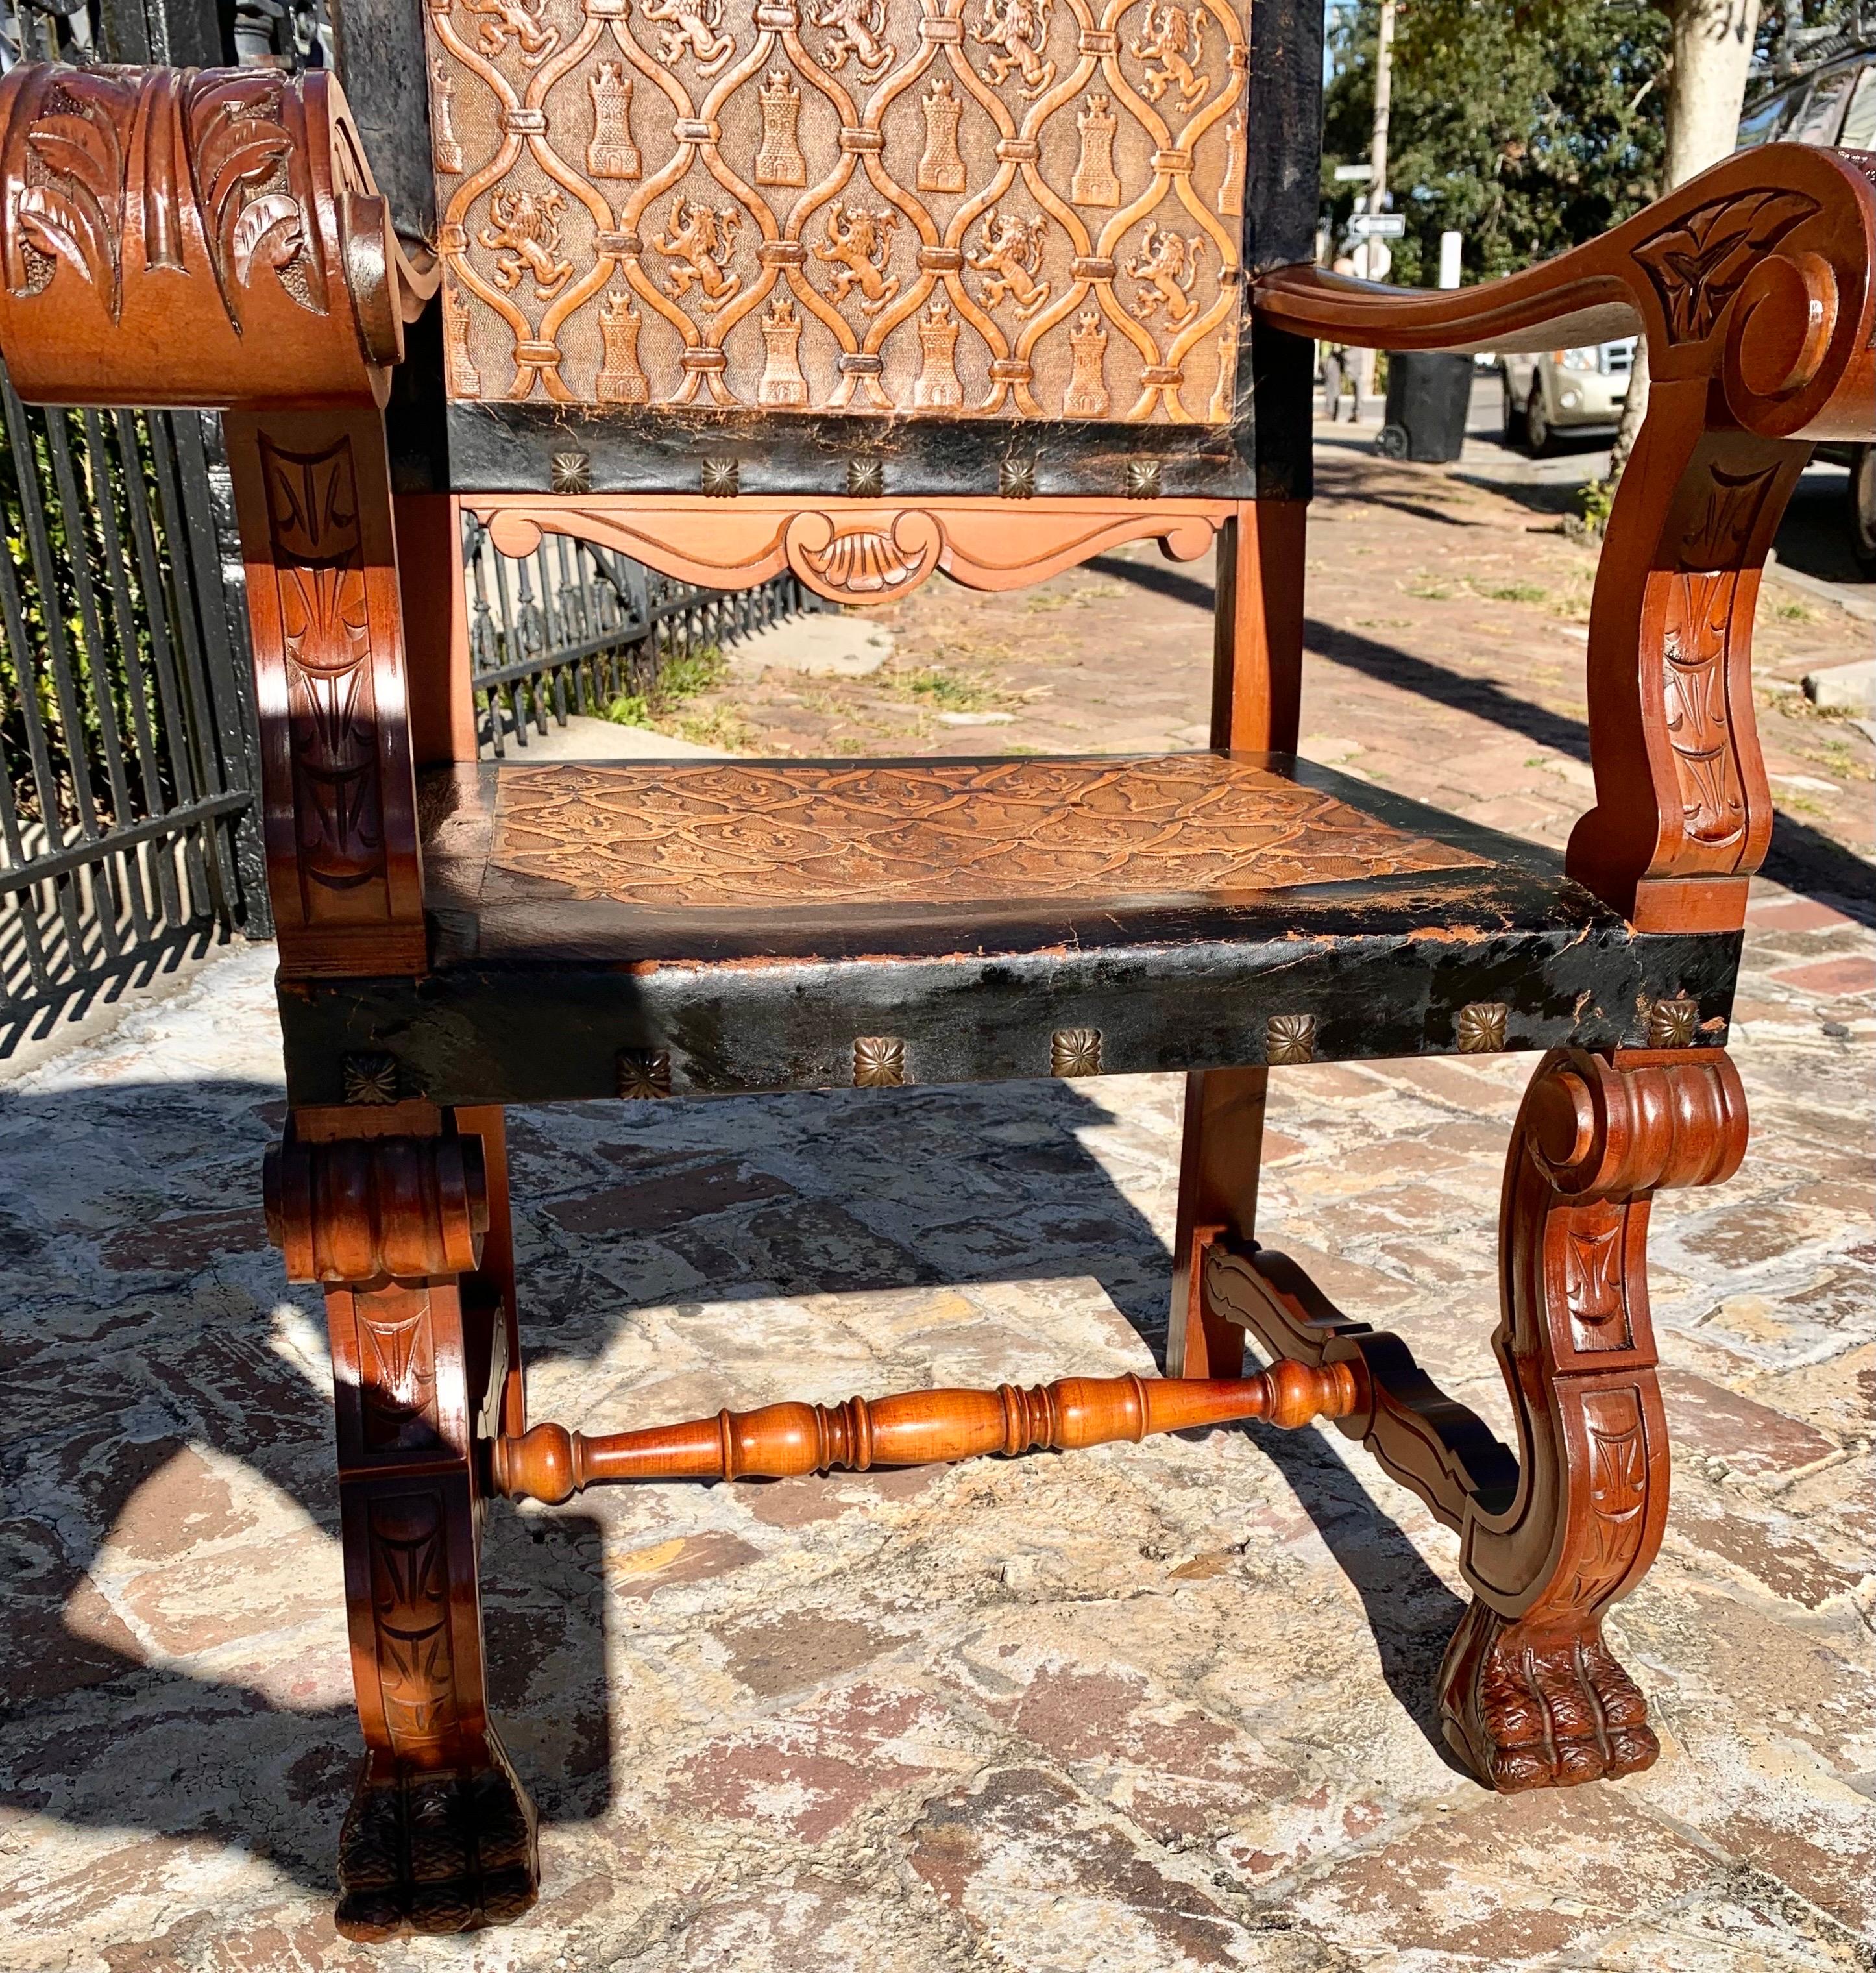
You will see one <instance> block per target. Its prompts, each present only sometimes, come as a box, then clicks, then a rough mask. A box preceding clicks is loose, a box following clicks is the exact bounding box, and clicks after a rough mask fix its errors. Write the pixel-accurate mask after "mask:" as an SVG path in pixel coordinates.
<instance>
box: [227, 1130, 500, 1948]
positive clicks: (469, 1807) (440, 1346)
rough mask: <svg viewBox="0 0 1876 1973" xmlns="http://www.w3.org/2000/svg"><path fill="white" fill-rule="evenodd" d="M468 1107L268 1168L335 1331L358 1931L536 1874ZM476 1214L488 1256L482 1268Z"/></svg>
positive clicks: (282, 1220)
mask: <svg viewBox="0 0 1876 1973" xmlns="http://www.w3.org/2000/svg"><path fill="white" fill-rule="evenodd" d="M430 1114H431V1115H432V1116H433V1117H434V1116H435V1113H434V1112H432V1113H430ZM478 1117H482V1118H484V1119H486V1113H479V1112H474V1111H460V1112H457V1113H455V1118H454V1121H455V1122H456V1125H457V1129H458V1132H459V1134H456V1135H449V1134H441V1133H443V1132H446V1131H447V1130H448V1128H449V1123H450V1121H452V1120H451V1119H450V1117H449V1116H448V1115H447V1114H446V1115H445V1116H444V1117H442V1118H440V1119H437V1123H438V1127H439V1131H440V1134H437V1135H435V1136H429V1137H423V1136H409V1137H377V1138H369V1139H363V1140H359V1139H342V1140H315V1141H312V1142H301V1141H297V1140H293V1139H291V1138H289V1141H288V1142H287V1143H286V1144H284V1145H283V1146H282V1147H281V1148H280V1149H279V1150H278V1151H276V1153H273V1155H272V1156H271V1157H270V1158H269V1160H268V1169H267V1174H266V1193H267V1213H268V1222H269V1227H270V1232H271V1233H272V1234H273V1238H275V1240H276V1242H278V1243H279V1245H281V1246H282V1247H283V1248H284V1249H285V1251H286V1256H287V1262H288V1272H289V1274H290V1275H291V1276H292V1277H293V1278H294V1279H296V1280H302V1281H303V1280H315V1281H319V1282H321V1283H322V1284H323V1285H324V1287H325V1297H326V1316H327V1321H328V1328H329V1330H330V1333H331V1337H332V1364H333V1375H334V1383H335V1396H336V1399H337V1402H336V1405H335V1411H336V1422H337V1426H338V1467H339V1507H340V1525H341V1531H342V1540H343V1545H344V1549H345V1592H346V1605H347V1613H348V1627H349V1631H350V1634H351V1657H352V1676H353V1681H354V1683H355V1687H356V1688H357V1691H358V1713H359V1719H360V1723H361V1726H362V1728H363V1729H364V1739H365V1748H366V1758H365V1765H364V1772H363V1773H362V1775H361V1777H360V1779H359V1782H358V1788H357V1791H356V1793H355V1796H354V1798H353V1801H352V1804H351V1810H350V1811H349V1812H348V1814H347V1816H346V1818H345V1828H344V1830H343V1831H342V1835H341V1837H340V1844H339V1886H340V1897H339V1901H338V1909H337V1912H336V1914H335V1917H336V1922H337V1924H338V1929H339V1930H340V1931H341V1932H343V1933H344V1934H345V1935H346V1936H347V1937H348V1938H353V1939H364V1940H372V1939H387V1938H390V1937H391V1936H393V1935H396V1934H397V1933H399V1932H406V1931H413V1932H459V1931H463V1930H466V1929H470V1928H472V1927H474V1926H481V1925H486V1924H494V1923H498V1922H502V1921H503V1920H505V1919H511V1918H514V1917H515V1916H518V1915H519V1914H520V1913H521V1912H523V1911H525V1909H527V1908H528V1906H529V1905H530V1904H531V1903H533V1901H534V1890H535V1886H536V1883H537V1882H538V1875H539V1873H538V1864H537V1862H536V1857H535V1832H534V1810H533V1808H532V1806H531V1804H530V1803H529V1801H528V1798H527V1795H526V1794H525V1791H523V1790H522V1788H521V1785H520V1784H519V1782H518V1781H517V1780H516V1779H515V1774H514V1771H513V1769H511V1767H510V1765H509V1764H508V1759H507V1756H506V1755H505V1753H504V1752H502V1746H501V1743H500V1742H499V1740H498V1739H497V1738H496V1736H495V1733H494V1730H493V1729H492V1727H491V1726H490V1725H489V1718H488V1710H487V1702H486V1699H485V1692H484V1673H483V1653H482V1618H481V1606H480V1598H479V1589H478V1583H477V1563H478V1551H479V1523H480V1518H481V1514H482V1487H481V1484H480V1474H481V1473H482V1471H483V1462H484V1454H483V1453H482V1449H481V1448H482V1446H484V1445H485V1443H486V1442H487V1441H489V1440H490V1439H492V1438H494V1437H495V1435H496V1434H497V1433H498V1431H500V1430H501V1428H502V1422H503V1413H504V1409H505V1407H504V1405H503V1402H502V1392H503V1391H504V1389H505V1387H506V1386H507V1383H508V1365H509V1363H510V1362H511V1350H510V1343H509V1327H510V1326H509V1325H508V1324H507V1323H506V1322H505V1320H503V1316H504V1314H505V1311H504V1310H503V1307H502V1300H503V1297H504V1294H505V1293H506V1292H508V1291H507V1290H506V1288H505V1229H506V1212H505V1205H506V1199H505V1180H504V1177H503V1172H502V1153H501V1141H500V1137H499V1131H498V1120H497V1121H494V1122H488V1121H485V1127H487V1128H489V1130H492V1132H493V1133H494V1135H493V1137H492V1150H491V1151H489V1152H486V1153H485V1149H484V1145H483V1141H482V1137H480V1136H479V1134H476V1130H474V1129H473V1128H472V1127H470V1125H471V1124H472V1121H473V1120H475V1119H477V1118H478ZM491 1166H492V1167H493V1171H494V1175H495V1193H496V1196H495V1199H494V1200H493V1202H491V1198H490V1186H489V1177H490V1170H491ZM492 1206H493V1210H492ZM492 1219H494V1220H495V1222H498V1225H497V1229H496V1230H497V1232H498V1237H500V1238H502V1246H503V1252H502V1254H500V1255H491V1256H490V1257H489V1260H490V1264H491V1265H490V1271H489V1272H488V1273H487V1274H479V1273H478V1272H476V1270H477V1269H478V1268H479V1266H480V1265H482V1260H483V1254H482V1247H483V1241H484V1238H485V1235H487V1234H488V1233H489V1230H490V1227H491V1221H492ZM506 1409H508V1412H509V1414H510V1415H511V1417H512V1418H513V1421H514V1422H515V1423H516V1424H518V1423H519V1422H520V1412H519V1407H518V1405H509V1406H508V1407H507V1408H506Z"/></svg>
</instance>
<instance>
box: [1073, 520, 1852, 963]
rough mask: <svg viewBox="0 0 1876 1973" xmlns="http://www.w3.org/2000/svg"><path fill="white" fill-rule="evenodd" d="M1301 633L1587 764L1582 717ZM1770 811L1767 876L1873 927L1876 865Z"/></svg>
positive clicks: (1187, 594) (1170, 579)
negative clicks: (1770, 835) (1770, 841)
mask: <svg viewBox="0 0 1876 1973" xmlns="http://www.w3.org/2000/svg"><path fill="white" fill-rule="evenodd" d="M1088 567H1089V568H1096V569H1099V570H1100V571H1101V572H1102V573H1103V574H1106V575H1111V576H1116V577H1118V578H1119V579H1120V580H1121V581H1124V582H1131V583H1134V584H1137V585H1138V586H1139V587H1141V588H1142V589H1150V590H1152V591H1154V592H1155V594H1158V595H1161V596H1166V597H1172V599H1173V600H1175V601H1176V602H1180V603H1188V604H1191V606H1192V607H1194V608H1195V609H1197V610H1204V611H1206V612H1207V613H1209V612H1210V611H1211V607H1212V587H1211V584H1210V583H1208V582H1204V581H1201V580H1200V579H1199V578H1197V577H1196V576H1191V575H1185V574H1181V573H1180V571H1178V570H1177V569H1173V568H1166V567H1165V566H1164V565H1163V564H1160V563H1158V562H1151V561H1123V559H1122V558H1120V557H1119V556H1117V555H1097V557H1095V558H1094V559H1093V560H1092V561H1090V563H1089V564H1088ZM1303 636H1304V640H1305V643H1306V648H1307V649H1308V650H1309V653H1310V654H1311V655H1312V656H1317V657H1322V658H1326V659H1328V660H1329V663H1331V664H1334V665H1341V666H1343V667H1344V668H1345V669H1348V670H1350V671H1358V672H1361V673H1363V674H1364V675H1365V676H1367V677H1368V678H1371V679H1377V680H1378V681H1380V682H1381V683H1383V684H1384V685H1398V686H1400V688H1401V689H1403V690H1404V691H1406V692H1413V693H1415V694H1416V695H1417V696H1419V697H1420V698H1422V699H1431V700H1433V702H1435V703H1436V704H1437V705H1446V706H1450V707H1453V708H1454V709H1455V710H1456V711H1458V712H1469V713H1471V714H1472V715H1474V716H1475V717H1476V718H1480V719H1487V720H1489V721H1491V722H1492V725H1495V726H1502V727H1503V728H1505V730H1506V731H1508V732H1512V733H1518V734H1521V735H1523V736H1524V738H1526V739H1527V740H1532V741H1536V742H1537V744H1538V745H1539V746H1541V747H1548V748H1551V749H1552V750H1553V751H1554V752H1557V753H1559V754H1568V755H1569V756H1570V757H1571V758H1572V759H1573V760H1577V761H1583V762H1585V763H1586V764H1587V761H1588V760H1589V757H1590V729H1589V727H1588V725H1587V724H1586V723H1585V722H1584V721H1582V720H1580V719H1577V718H1572V717H1571V716H1570V715H1569V714H1567V713H1561V712H1551V711H1549V710H1548V708H1545V707H1544V706H1541V705H1536V704H1534V703H1533V702H1532V701H1531V700H1529V699H1521V698H1519V697H1518V695H1517V694H1516V693H1515V692H1507V691H1506V690H1505V689H1504V687H1503V686H1502V685H1495V684H1494V683H1492V681H1491V680H1490V679H1477V678H1468V677H1466V676H1464V675H1463V673H1461V672H1453V671H1449V670H1447V669H1446V667H1445V666H1443V665H1436V664H1434V663H1432V662H1431V661H1430V659H1426V658H1420V657H1415V656H1413V655H1412V653H1410V652H1407V651H1403V650H1400V649H1397V648H1396V647H1395V646H1394V645H1392V644H1384V643H1379V642H1378V641H1377V640H1375V639H1374V638H1372V637H1365V636H1361V634H1360V633H1358V632H1357V631H1353V630H1339V629H1337V628H1336V627H1334V626H1333V625H1331V624H1328V623H1321V622H1319V621H1318V620H1316V619H1315V618H1314V617H1310V618H1308V619H1306V620H1305V622H1304V624H1303ZM1775 813H1776V820H1775V822H1774V824H1773V832H1772V846H1771V849H1770V852H1768V853H1767V857H1766V859H1765V865H1764V875H1766V876H1767V877H1769V878H1770V879H1771V880H1772V881H1773V882H1774V883H1776V884H1782V885H1784V886H1785V888H1786V889H1787V890H1789V891H1797V892H1802V894H1803V895H1805V896H1806V897H1811V898H1818V899H1819V900H1821V901H1824V902H1826V903H1829V904H1831V905H1835V907H1836V908H1838V910H1840V911H1843V912H1844V913H1845V915H1847V916H1848V917H1851V918H1855V920H1856V921H1858V923H1859V924H1865V925H1869V926H1872V927H1876V869H1872V868H1871V865H1869V864H1868V863H1867V862H1865V861H1864V859H1862V858H1861V856H1858V855H1857V854H1856V852H1855V851H1854V850H1851V849H1845V847H1844V846H1843V845H1842V843H1838V842H1836V841H1835V839H1833V838H1832V837H1830V836H1826V835H1825V833H1823V831H1822V829H1813V828H1812V826H1811V825H1810V824H1809V823H1806V822H1801V821H1799V820H1798V818H1797V817H1796V816H1793V815H1789V814H1788V813H1786V811H1785V810H1783V809H1779V810H1776V811H1775Z"/></svg>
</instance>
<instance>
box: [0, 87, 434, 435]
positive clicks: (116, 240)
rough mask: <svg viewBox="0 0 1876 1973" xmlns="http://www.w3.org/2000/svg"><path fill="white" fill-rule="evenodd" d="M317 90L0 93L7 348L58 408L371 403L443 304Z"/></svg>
mask: <svg viewBox="0 0 1876 1973" xmlns="http://www.w3.org/2000/svg"><path fill="white" fill-rule="evenodd" d="M435 291H436V276H435V274H434V273H433V272H431V271H429V270H423V269H420V268H419V267H417V266H416V265H415V264H413V262H412V261H411V260H410V258H409V257H407V255H406V254H404V251H403V250H402V249H401V248H400V246H399V245H398V244H397V238H396V236H395V234H394V232H393V231H392V229H391V219H390V214H389V211H388V208H387V206H386V204H385V202H384V200H383V199H381V198H380V197H379V196H378V195H377V187H376V185H374V182H373V181H372V178H371V169H370V167H369V166H368V165H367V164H366V162H365V159H364V151H363V149H362V148H361V146H360V143H359V141H358V133H357V131H356V129H355V128H354V126H353V124H352V122H351V116H350V114H349V113H348V111H347V110H346V107H345V98H344V97H343V95H342V93H341V92H340V90H339V87H338V83H336V82H335V80H332V78H331V77H328V76H327V75H325V74H322V73H319V72H316V71H315V72H314V73H312V74H306V75H303V76H298V77H288V76H284V75H281V74H277V73H275V72H273V71H271V70H257V69H166V68H152V69H129V68H88V69H80V68H67V67H60V66H55V65H53V64H44V63H28V64H23V65H21V67H18V68H15V69H14V70H11V72H10V73H9V74H8V75H6V76H5V77H4V78H0V348H3V349H4V351H5V357H6V362H7V367H8V371H10V372H11V376H12V378H13V381H14V384H15V388H17V389H18V391H19V393H20V394H21V396H22V397H24V398H28V399H29V400H31V401H37V402H40V403H50V404H126V405H139V404H163V405H198V406H203V407H224V408H225V407H230V406H241V407H248V408H263V407H269V406H272V405H276V404H289V403H290V404H299V405H309V404H343V403H369V402H372V401H376V402H377V403H380V404H381V403H382V402H383V401H384V397H385V394H386V392H387V390H388V388H389V382H390V371H391V366H392V365H394V364H396V363H397V362H399V361H400V359H401V358H402V356H403V354H404V324H405V322H407V321H410V320H413V319H414V318H415V316H416V315H417V312H419V311H420V309H422V307H423V305H424V303H426V302H427V300H428V299H429V298H430V296H431V295H432V294H433V293H435Z"/></svg>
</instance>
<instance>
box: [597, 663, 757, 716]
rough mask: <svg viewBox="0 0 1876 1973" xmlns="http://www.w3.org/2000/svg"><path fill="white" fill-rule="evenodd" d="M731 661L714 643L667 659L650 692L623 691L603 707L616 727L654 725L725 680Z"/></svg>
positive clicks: (602, 710) (601, 708)
mask: <svg viewBox="0 0 1876 1973" xmlns="http://www.w3.org/2000/svg"><path fill="white" fill-rule="evenodd" d="M728 664H729V660H728V659H727V658H726V657H725V656H724V655H723V653H722V651H721V649H719V648H718V646H716V645H714V644H705V645H704V646H703V647H702V648H701V649H699V650H695V651H685V652H684V653H681V654H680V655H679V656H676V657H672V658H667V659H665V662H664V663H663V664H662V666H660V667H659V673H658V678H657V680H656V682H655V683H654V684H653V685H652V689H651V690H650V692H621V693H620V694H619V697H618V698H616V699H613V700H611V701H610V702H608V703H607V704H606V705H603V706H601V707H600V718H602V719H610V721H612V722H613V725H615V726H650V725H654V724H655V723H656V721H658V720H659V719H660V718H662V717H664V716H665V715H666V714H668V713H669V712H671V711H672V708H674V707H675V706H677V705H681V704H682V702H684V701H685V699H695V697H696V696H697V695H698V693H699V692H708V691H709V689H711V686H712V685H715V684H717V683H718V682H719V681H720V680H721V679H722V676H723V674H724V670H725V669H727V666H728Z"/></svg>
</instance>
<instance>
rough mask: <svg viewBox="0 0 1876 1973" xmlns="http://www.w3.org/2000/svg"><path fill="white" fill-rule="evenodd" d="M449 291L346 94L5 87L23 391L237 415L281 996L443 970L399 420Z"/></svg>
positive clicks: (13, 285) (324, 79)
mask: <svg viewBox="0 0 1876 1973" xmlns="http://www.w3.org/2000/svg"><path fill="white" fill-rule="evenodd" d="M435 292H436V274H435V272H434V270H426V269H421V268H419V267H417V266H415V265H414V264H413V263H412V262H411V260H410V259H409V258H408V257H407V256H406V255H405V254H404V251H403V250H402V249H401V248H400V247H399V245H398V244H397V238H396V236H395V235H394V233H393V232H392V230H391V218H390V214H389V211H388V208H387V206H386V204H385V202H384V200H383V199H381V198H379V197H378V195H377V189H376V188H375V186H374V184H373V182H372V178H371V172H370V169H368V166H367V165H366V163H365V161H364V152H363V150H362V149H361V146H360V144H359V141H358V133H357V131H356V129H355V128H354V127H353V125H352V123H351V118H350V116H349V115H348V113H347V111H346V109H345V99H344V97H342V95H341V94H340V93H339V90H338V84H337V83H335V82H334V81H333V80H332V79H331V78H330V77H328V76H325V75H324V74H319V73H316V72H315V73H313V74H307V75H303V76H298V77H289V76H284V75H281V74H277V73H276V72H274V71H272V70H264V69H162V68H154V69H132V68H93V69H78V68H66V67H47V66H44V65H41V64H28V65H25V66H24V67H19V68H16V69H15V70H12V71H11V74H8V75H7V76H6V77H4V78H3V79H0V349H4V352H5V357H6V362H7V367H8V371H10V372H11V376H12V379H13V382H14V384H15V387H16V388H17V389H18V391H19V393H20V395H21V397H22V398H27V399H28V400H29V401H34V402H38V403H41V404H120V405H125V406H130V407H136V406H142V405H158V406H175V407H188V406H200V407H217V408H220V409H222V410H224V411H227V412H228V414H229V415H228V417H227V419H226V420H225V421H224V427H223V429H224V434H225V437H226V440H227V454H228V463H229V467H230V472H231V473H232V475H233V477H234V497H235V506H236V509H237V512H238V514H239V515H240V526H241V543H242V552H243V557H244V558H245V560H246V562H247V607H248V620H249V623H250V627H251V628H252V631H253V653H254V669H255V676H256V688H257V705H258V707H259V710H260V727H261V750H260V751H261V797H262V799H261V810H262V816H263V826H264V829H265V833H266V846H267V876H268V888H269V889H270V892H271V895H272V897H273V912H274V921H275V924H276V928H277V929H278V932H279V952H280V970H281V973H282V975H283V977H286V978H289V979H290V978H293V977H308V976H312V975H317V974H321V973H328V974H329V973H421V972H422V971H423V970H424V968H425V967H426V965H427V946H426V941H425V934H424V927H423V896H422V892H423V884H422V872H421V867H420V858H419V851H418V845H417V822H416V788H415V782H414V778H413V769H412V761H411V748H410V725H409V718H408V712H407V690H406V679H405V673H404V645H403V627H402V622H401V618H400V610H399V594H398V574H397V555H396V550H395V547H394V534H393V527H392V515H391V479H390V472H389V468H388V465H387V460H386V456H385V450H384V418H383V416H382V414H381V406H382V405H383V404H384V400H385V398H386V396H387V394H388V391H389V389H390V384H391V370H392V368H393V367H394V365H396V364H397V362H399V361H400V359H401V358H402V357H403V355H404V325H405V323H406V322H410V321H413V320H414V319H416V317H417V315H418V313H419V312H420V311H421V310H422V309H423V306H424V304H425V303H427V301H428V300H429V299H430V296H432V295H433V294H434V293H435Z"/></svg>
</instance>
